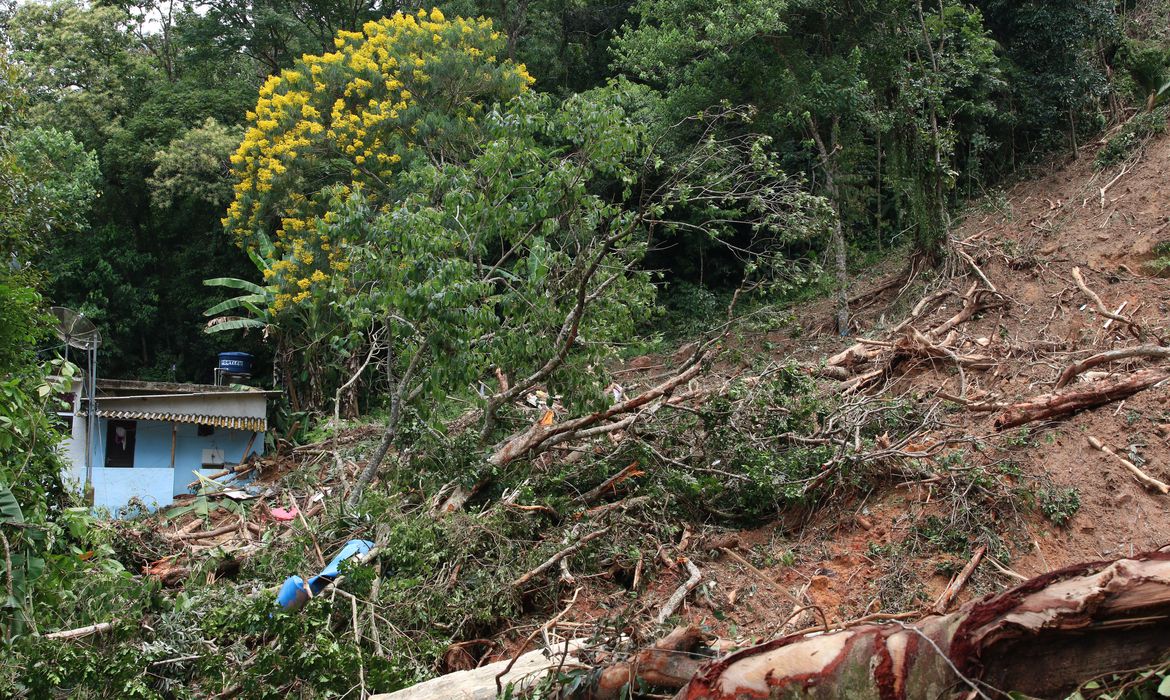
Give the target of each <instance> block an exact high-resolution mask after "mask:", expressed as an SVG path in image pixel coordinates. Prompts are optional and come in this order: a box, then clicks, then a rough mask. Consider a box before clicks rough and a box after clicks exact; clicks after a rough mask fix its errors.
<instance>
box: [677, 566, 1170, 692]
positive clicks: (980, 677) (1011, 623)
mask: <svg viewBox="0 0 1170 700" xmlns="http://www.w3.org/2000/svg"><path fill="white" fill-rule="evenodd" d="M1168 629H1170V553H1167V552H1156V553H1152V554H1147V555H1144V556H1140V557H1137V558H1133V559H1121V560H1118V561H1114V562H1104V563H1102V562H1098V563H1094V564H1080V565H1077V566H1073V567H1070V568H1068V569H1064V570H1062V571H1057V572H1053V573H1050V574H1045V575H1044V576H1040V577H1038V578H1035V579H1032V580H1031V581H1027V582H1025V583H1023V584H1021V585H1020V586H1017V587H1016V588H1013V589H1011V590H1009V591H1007V592H1005V593H1002V594H999V595H996V596H991V597H988V598H984V599H982V600H979V601H975V602H972V603H968V604H967V605H966V606H964V607H963V608H962V609H961V610H959V611H958V612H955V613H952V614H950V615H944V616H932V617H928V618H926V619H925V620H922V621H921V622H918V623H915V624H912V625H904V624H900V623H889V624H875V625H865V626H861V627H854V628H852V629H847V630H844V631H840V632H835V633H830V634H823V635H820V636H807V635H793V636H790V637H784V638H782V639H778V640H774V641H772V642H768V643H766V644H762V645H759V646H755V647H751V648H749V649H745V650H743V651H739V652H736V653H734V654H732V655H730V656H728V657H726V658H725V659H722V660H720V661H716V662H713V663H711V664H708V665H707V666H706V667H704V668H703V669H702V670H701V671H699V672H698V673H697V674H696V675H695V676H694V678H692V679H691V681H690V683H688V684H687V686H686V687H685V688H683V690H682V691H681V692H680V693H679V694H678V695H677V696H676V698H680V699H682V700H733V699H734V700H738V699H740V698H753V699H762V698H826V699H827V698H845V697H847V698H852V699H854V700H868V699H870V698H872V699H873V700H899V699H904V698H938V697H951V696H953V695H955V694H958V693H962V694H964V696H965V697H967V696H969V697H984V698H986V697H998V696H999V695H1000V693H999V692H997V691H1003V692H1007V691H1017V692H1021V693H1025V694H1027V695H1029V696H1032V697H1039V698H1049V697H1065V695H1066V694H1067V693H1068V692H1070V691H1071V690H1073V689H1074V688H1076V687H1077V686H1079V685H1080V684H1082V683H1084V682H1086V681H1088V680H1090V679H1093V678H1096V677H1098V676H1100V675H1103V674H1107V673H1110V672H1114V671H1120V670H1127V669H1135V668H1142V667H1144V666H1152V665H1155V664H1158V663H1161V662H1162V661H1164V660H1165V659H1166V658H1167V655H1168V654H1170V634H1168V633H1167V630H1168ZM972 691H975V692H972Z"/></svg>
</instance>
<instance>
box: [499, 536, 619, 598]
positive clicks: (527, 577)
mask: <svg viewBox="0 0 1170 700" xmlns="http://www.w3.org/2000/svg"><path fill="white" fill-rule="evenodd" d="M607 532H609V527H608V526H606V527H603V528H601V529H600V530H594V531H593V532H591V533H589V534H588V535H585V536H584V537H582V538H581V539H579V540H577V541H576V542H574V543H573V544H571V545H569V546H568V547H565V548H564V549H562V550H561V551H559V552H557V553H556V554H554V555H552V556H551V557H549V558H548V559H547V560H546V561H545V562H544V563H543V564H541V565H540V566H538V567H536V568H535V569H533V570H532V571H529V572H528V573H526V574H524V575H523V576H521V577H520V578H518V579H516V580H515V581H513V582H512V587H513V588H523V587H524V584H526V583H528V582H529V581H531V580H532V579H534V578H536V577H537V576H540V575H541V574H543V573H544V572H546V571H548V570H549V569H551V568H553V567H554V566H556V565H557V563H558V562H560V560H562V559H564V558H565V557H567V556H569V555H570V554H572V553H573V552H576V551H577V550H578V549H581V548H582V547H584V546H585V545H587V544H589V543H590V542H592V541H593V540H595V539H597V538H598V537H601V536H602V535H604V534H605V533H607Z"/></svg>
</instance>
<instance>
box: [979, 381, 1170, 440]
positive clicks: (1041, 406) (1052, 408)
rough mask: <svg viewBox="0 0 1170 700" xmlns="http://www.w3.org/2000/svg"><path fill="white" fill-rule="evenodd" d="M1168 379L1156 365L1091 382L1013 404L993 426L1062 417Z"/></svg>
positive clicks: (1014, 424) (1017, 424)
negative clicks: (1113, 377) (1122, 375)
mask: <svg viewBox="0 0 1170 700" xmlns="http://www.w3.org/2000/svg"><path fill="white" fill-rule="evenodd" d="M1167 379H1170V369H1168V368H1165V367H1159V368H1155V369H1147V370H1142V371H1140V372H1135V373H1134V374H1131V375H1130V376H1128V377H1119V378H1116V379H1106V380H1103V381H1099V382H1093V383H1092V384H1091V385H1089V386H1088V387H1086V388H1083V389H1076V390H1073V391H1065V392H1060V393H1053V394H1044V395H1043V396H1037V397H1035V398H1032V399H1028V400H1027V401H1024V402H1021V403H1017V404H1014V405H1012V406H1009V407H1008V408H1007V409H1005V410H1004V412H1003V413H1001V414H999V416H997V417H996V419H995V429H996V430H1005V429H1007V428H1014V427H1016V426H1019V425H1025V424H1027V423H1032V422H1034V421H1038V420H1052V419H1055V418H1063V417H1064V416H1068V415H1071V414H1073V413H1076V412H1077V411H1082V410H1084V409H1086V408H1096V407H1097V406H1103V405H1105V404H1107V403H1112V402H1114V401H1117V400H1119V399H1124V398H1126V397H1128V396H1132V395H1134V394H1136V393H1138V392H1139V391H1143V390H1145V389H1149V388H1150V387H1152V386H1154V385H1156V384H1159V383H1161V382H1163V381H1165V380H1167Z"/></svg>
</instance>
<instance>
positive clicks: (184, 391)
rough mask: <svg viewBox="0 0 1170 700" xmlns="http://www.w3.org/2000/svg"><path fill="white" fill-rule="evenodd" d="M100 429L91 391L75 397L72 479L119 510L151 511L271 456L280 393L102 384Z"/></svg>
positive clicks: (99, 502)
mask: <svg viewBox="0 0 1170 700" xmlns="http://www.w3.org/2000/svg"><path fill="white" fill-rule="evenodd" d="M95 389H96V392H95V393H96V398H95V401H94V414H95V418H94V430H93V431H92V433H91V431H89V430H88V425H87V423H88V420H89V415H90V410H89V406H88V405H87V401H86V400H85V399H83V398H81V397H82V396H84V394H85V392H84V390H80V391H78V392H77V394H76V395H75V396H76V397H77V398H75V399H74V402H73V412H72V413H71V414H70V413H65V414H62V417H63V418H65V419H66V421H67V422H69V423H71V425H72V428H71V435H70V438H69V439H68V440H67V441H66V443H65V450H66V457H67V460H68V462H69V464H70V476H71V477H72V478H73V479H74V480H76V481H77V483H78V484H81V485H84V484H86V483H91V484H92V485H93V494H94V503H93V505H94V506H95V507H99V508H103V507H104V508H108V509H109V510H110V511H111V512H116V511H117V510H118V509H120V508H122V507H124V506H126V505H127V504H128V503H129V502H130V500H131V499H138V500H139V501H141V502H142V503H143V504H145V505H146V506H147V507H149V508H156V507H158V506H163V505H167V504H169V503H171V502H172V501H173V500H174V497H175V496H177V495H179V494H182V493H189V492H190V489H189V488H188V487H187V484H189V483H191V482H192V481H195V480H196V479H197V478H198V477H197V476H196V474H204V475H211V474H215V473H217V472H221V471H223V470H224V469H227V468H230V467H232V466H234V465H237V464H240V463H242V462H244V461H246V460H247V459H248V457H250V456H251V455H256V454H261V453H263V451H264V438H265V433H266V432H267V431H268V398H269V397H270V396H273V395H277V394H279V393H280V392H274V391H260V390H255V389H238V388H233V387H228V386H216V385H208V384H176V383H163V382H140V381H124V380H113V379H99V380H98V381H97V383H96V386H95Z"/></svg>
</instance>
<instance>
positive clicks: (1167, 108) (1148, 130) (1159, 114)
mask: <svg viewBox="0 0 1170 700" xmlns="http://www.w3.org/2000/svg"><path fill="white" fill-rule="evenodd" d="M1167 120H1170V105H1162V106H1160V107H1157V108H1155V109H1154V110H1153V111H1150V112H1141V113H1139V114H1136V115H1134V117H1133V118H1132V119H1130V120H1129V121H1128V122H1126V123H1125V125H1124V126H1123V127H1122V128H1121V130H1120V131H1118V132H1117V134H1115V135H1114V136H1113V137H1112V138H1110V139H1109V141H1108V142H1107V143H1106V144H1105V147H1104V148H1102V149H1101V150H1100V151H1098V152H1097V157H1096V158H1095V159H1094V160H1093V167H1095V168H1097V169H1098V170H1105V169H1107V168H1112V167H1114V166H1116V165H1121V164H1122V163H1124V162H1125V161H1126V160H1128V159H1129V158H1130V157H1131V156H1133V154H1134V153H1135V152H1137V151H1139V150H1140V149H1141V148H1143V147H1144V146H1145V145H1146V144H1147V143H1149V141H1150V139H1152V138H1154V137H1155V136H1158V135H1159V134H1164V133H1166V124H1167Z"/></svg>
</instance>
